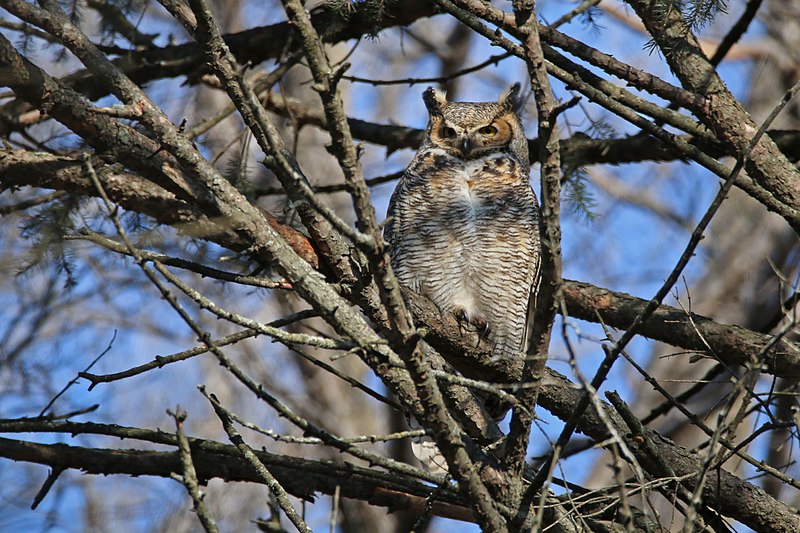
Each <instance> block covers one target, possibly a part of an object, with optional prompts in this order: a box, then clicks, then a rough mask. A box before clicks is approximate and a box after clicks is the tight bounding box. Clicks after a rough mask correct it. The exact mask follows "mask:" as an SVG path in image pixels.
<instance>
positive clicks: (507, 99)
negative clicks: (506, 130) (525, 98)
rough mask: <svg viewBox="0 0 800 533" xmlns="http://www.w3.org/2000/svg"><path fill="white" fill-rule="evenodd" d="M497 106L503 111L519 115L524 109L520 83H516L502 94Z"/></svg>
mask: <svg viewBox="0 0 800 533" xmlns="http://www.w3.org/2000/svg"><path fill="white" fill-rule="evenodd" d="M497 104H498V105H499V106H500V107H502V108H503V109H508V110H509V111H513V112H514V113H518V112H519V110H520V109H521V108H522V90H521V88H520V85H519V83H515V84H514V85H512V86H511V87H509V89H508V90H507V91H506V92H504V93H503V94H501V95H500V98H498V99H497Z"/></svg>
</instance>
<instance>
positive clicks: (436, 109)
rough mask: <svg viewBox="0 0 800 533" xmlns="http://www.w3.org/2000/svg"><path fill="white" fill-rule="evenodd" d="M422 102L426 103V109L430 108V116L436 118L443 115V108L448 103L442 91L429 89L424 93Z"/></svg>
mask: <svg viewBox="0 0 800 533" xmlns="http://www.w3.org/2000/svg"><path fill="white" fill-rule="evenodd" d="M422 101H423V102H425V107H427V108H428V114H429V115H431V116H436V115H441V114H442V108H443V107H444V106H445V104H446V103H447V97H446V96H445V95H444V93H443V92H442V91H439V90H436V89H434V88H433V87H428V88H427V89H425V92H423V93H422Z"/></svg>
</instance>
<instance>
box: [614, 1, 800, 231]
mask: <svg viewBox="0 0 800 533" xmlns="http://www.w3.org/2000/svg"><path fill="white" fill-rule="evenodd" d="M628 3H629V4H630V5H631V7H633V9H634V10H635V11H636V14H637V15H639V17H640V18H641V19H642V22H644V24H645V26H646V27H647V31H648V32H649V33H650V35H652V36H653V39H654V40H655V42H656V43H657V44H658V47H659V49H660V50H661V52H662V53H663V54H664V57H665V58H666V60H667V63H669V65H670V68H671V69H672V71H673V72H674V73H675V75H676V76H677V77H678V78H679V79H680V80H681V83H682V84H683V86H684V88H685V89H687V90H689V91H691V92H693V93H696V94H702V95H705V97H706V103H705V105H704V106H702V107H701V108H699V109H697V110H696V112H697V113H698V116H699V118H700V120H701V121H703V123H704V124H705V125H706V126H708V128H710V129H711V130H712V131H713V132H714V133H715V134H716V136H717V138H718V139H720V141H722V142H723V144H724V146H725V148H726V151H727V153H728V154H729V155H732V156H734V157H746V158H747V159H746V163H745V169H746V170H747V173H748V174H749V175H750V176H751V177H752V178H753V179H754V180H755V181H756V182H757V183H758V184H759V185H761V186H762V187H764V188H765V189H766V190H768V191H770V193H772V194H773V195H774V196H775V198H776V199H777V200H779V201H780V202H782V203H783V204H784V205H786V207H787V209H790V210H792V212H793V214H794V217H793V220H795V221H796V220H797V216H798V214H799V213H800V172H799V171H798V170H797V169H796V168H795V166H794V165H793V164H791V163H790V162H789V161H788V160H787V158H786V157H785V156H784V155H783V154H782V153H781V151H780V149H779V148H778V147H777V145H776V144H775V142H774V141H773V140H772V139H771V138H770V137H769V136H767V135H764V136H762V137H761V139H759V141H758V143H757V144H756V145H755V146H754V147H752V148H750V147H749V144H750V140H751V139H752V138H753V137H754V136H755V135H756V132H757V131H758V129H759V128H758V125H757V124H756V123H755V122H754V121H753V119H752V117H750V114H749V113H748V112H747V111H746V110H745V109H744V107H742V105H741V104H740V103H739V102H738V101H737V100H736V99H735V98H734V97H733V95H732V94H731V93H730V91H729V90H728V88H727V87H726V86H725V84H724V83H723V81H722V80H721V79H720V77H719V75H718V74H717V72H716V70H715V68H714V65H713V64H712V63H711V62H710V61H709V60H708V58H706V56H705V54H703V51H702V50H701V49H700V44H699V42H698V41H697V38H696V37H695V36H694V35H693V34H692V31H691V29H690V28H689V27H688V25H687V23H686V21H685V20H684V19H683V16H682V14H681V13H680V11H679V10H678V9H677V8H676V7H675V6H674V5H672V4H665V3H664V2H660V1H655V0H629V1H628ZM790 223H791V220H790ZM792 227H794V229H795V231H798V232H800V224H797V223H793V224H792Z"/></svg>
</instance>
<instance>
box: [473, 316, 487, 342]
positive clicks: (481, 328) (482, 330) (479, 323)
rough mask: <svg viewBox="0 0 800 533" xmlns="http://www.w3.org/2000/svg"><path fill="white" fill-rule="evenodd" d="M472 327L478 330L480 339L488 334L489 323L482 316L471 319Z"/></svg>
mask: <svg viewBox="0 0 800 533" xmlns="http://www.w3.org/2000/svg"><path fill="white" fill-rule="evenodd" d="M471 322H472V325H473V326H475V328H476V329H477V330H478V334H479V335H480V336H481V337H485V336H486V335H487V334H488V333H489V321H488V320H486V319H485V318H483V317H482V316H480V315H478V316H474V317H472V320H471Z"/></svg>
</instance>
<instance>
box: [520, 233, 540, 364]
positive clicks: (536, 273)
mask: <svg viewBox="0 0 800 533" xmlns="http://www.w3.org/2000/svg"><path fill="white" fill-rule="evenodd" d="M534 228H535V229H536V231H537V232H538V231H539V225H538V224H536V225H535V226H534ZM536 240H537V242H539V236H538V235H537V236H536ZM534 250H536V253H533V254H531V268H532V269H533V278H532V282H531V291H530V296H529V297H528V316H527V318H526V319H525V329H524V331H523V332H522V339H523V343H522V347H523V349H524V350H525V353H526V354H527V353H528V352H529V349H530V346H528V343H529V342H530V340H531V339H530V334H531V331H532V330H533V319H534V317H535V316H536V302H537V301H538V299H539V287H540V286H541V283H542V253H541V245H538V246H536V247H534Z"/></svg>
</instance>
